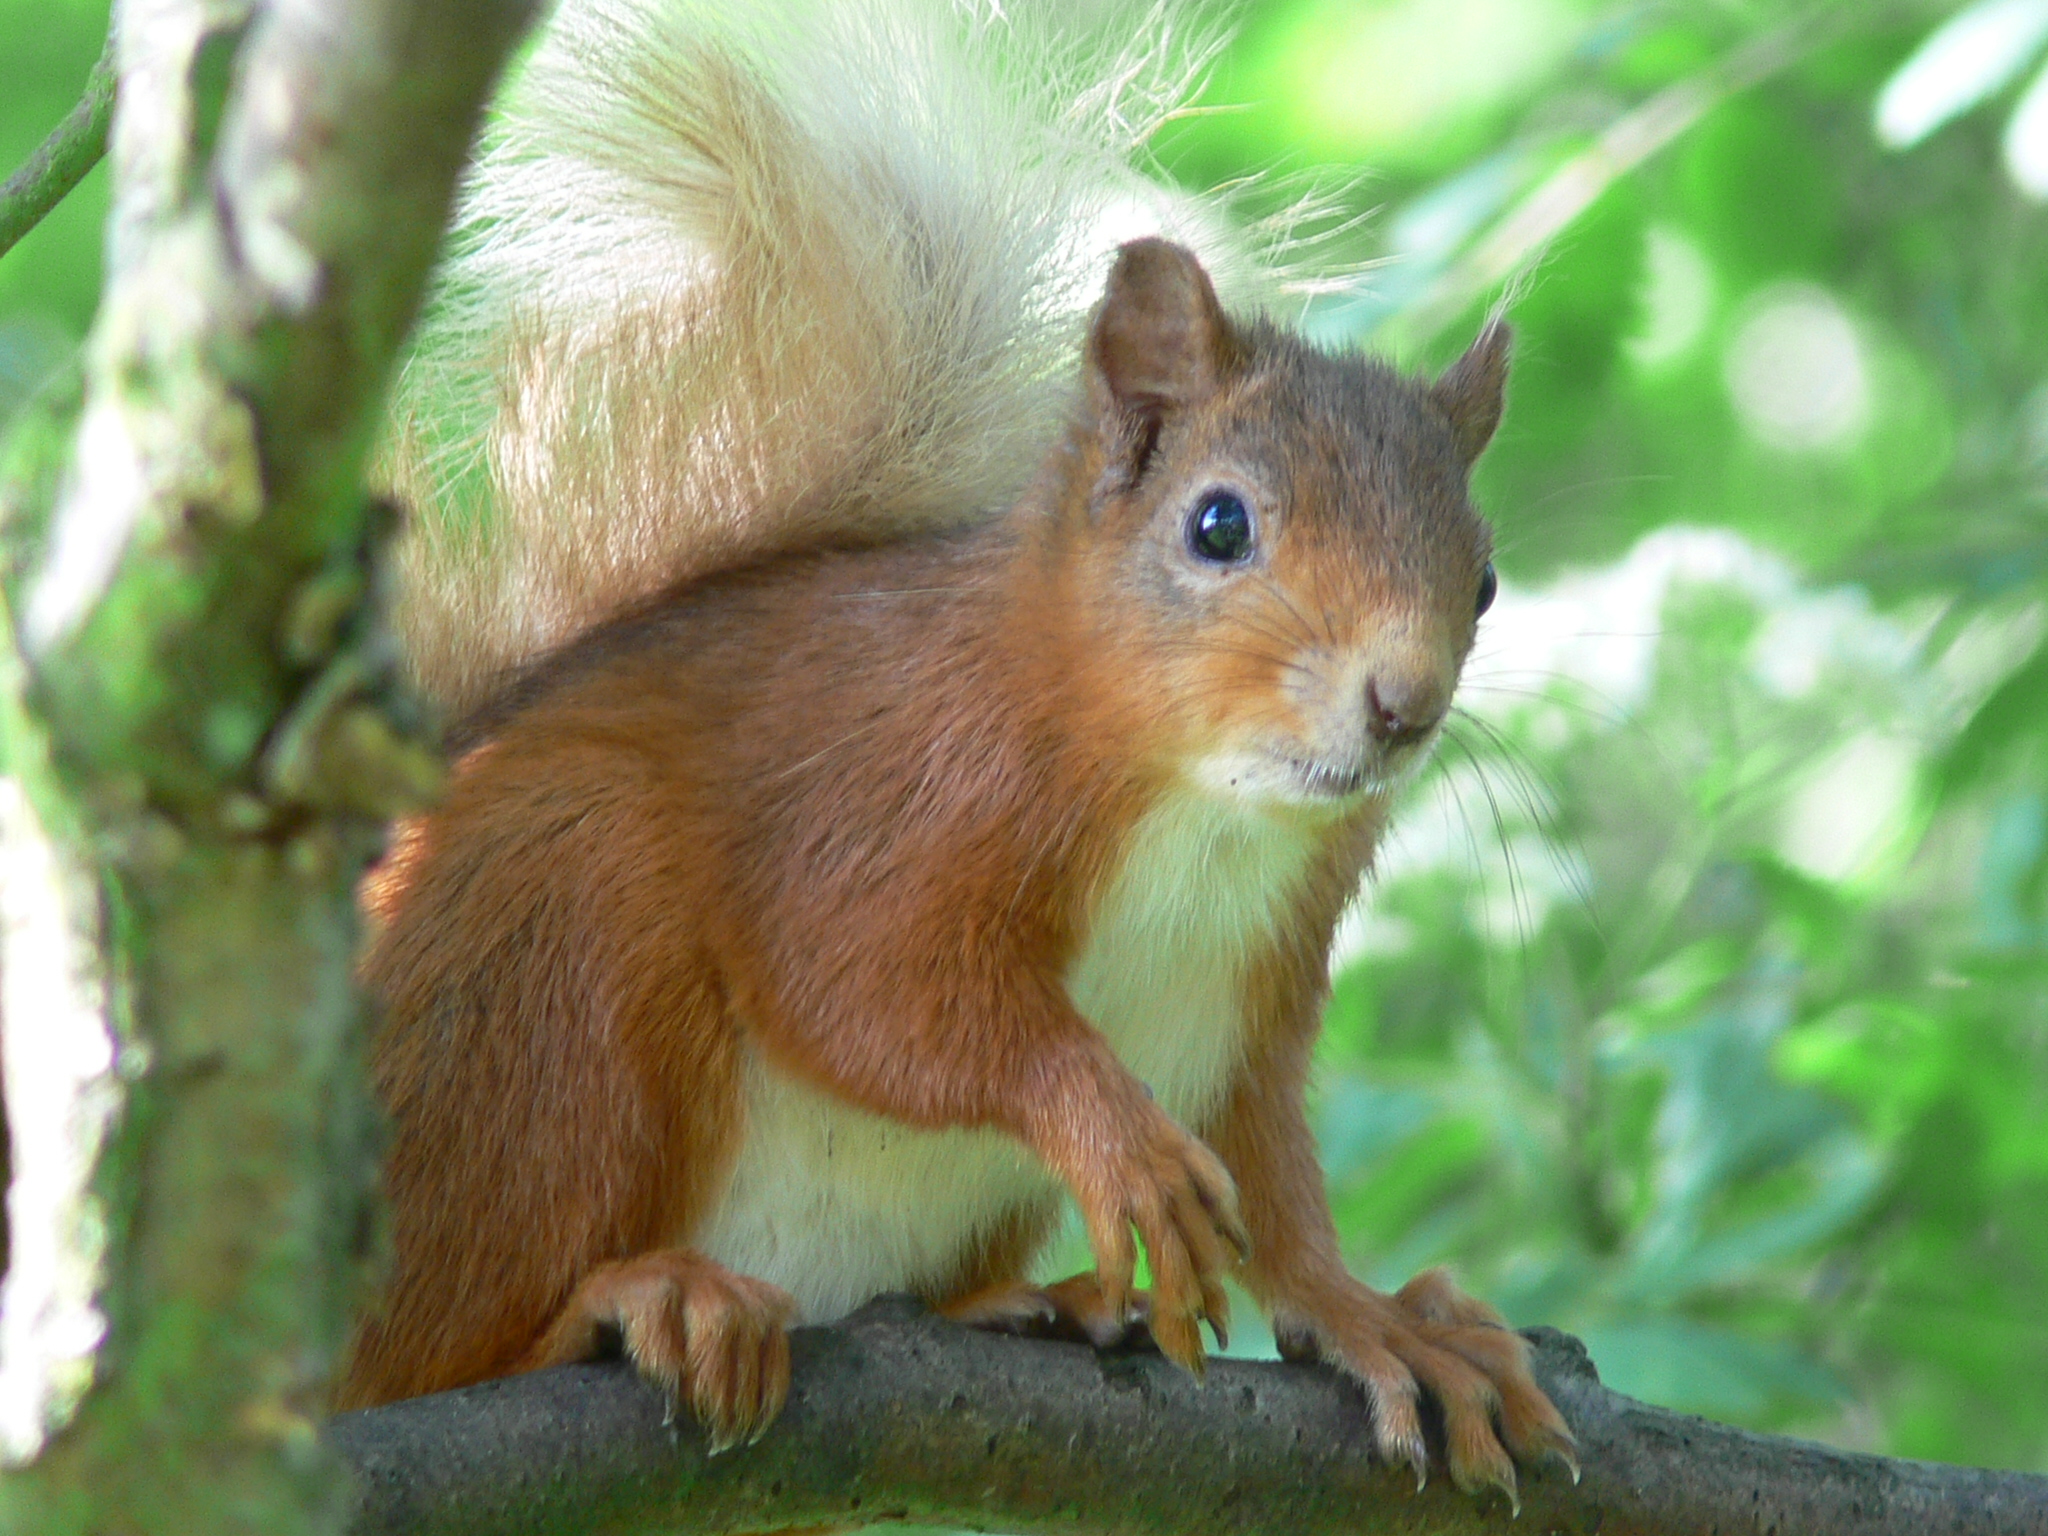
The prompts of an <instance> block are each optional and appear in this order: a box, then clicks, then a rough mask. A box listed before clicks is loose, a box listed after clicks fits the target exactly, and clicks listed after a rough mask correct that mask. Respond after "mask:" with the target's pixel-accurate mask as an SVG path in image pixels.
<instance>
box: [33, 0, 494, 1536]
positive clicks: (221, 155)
mask: <svg viewBox="0 0 2048 1536" xmlns="http://www.w3.org/2000/svg"><path fill="white" fill-rule="evenodd" d="M532 8H533V6H532V0H272V3H269V4H266V5H263V6H261V7H258V6H257V5H255V4H254V0H124V3H122V4H121V5H119V6H118V7H117V16H116V33H117V36H118V38H119V45H120V46H119V53H120V75H121V82H122V83H121V89H120V94H119V104H118V108H117V111H116V116H115V123H114V130H113V147H114V156H115V162H116V163H115V175H116V191H115V199H116V202H115V210H114V215H113V221H112V227H111V230H110V233H109V242H108V255H109V282H108V288H107V291H106V294H105V296H104V298H103V301H102V305H101V310H100V317H99V320H98V322H97V323H96V326H95V329H94V334H93V338H92V341H91V343H90V352H89V359H88V376H87V394H86V401H85V407H84V412H83V416H82V418H81V421H80V424H79V428H78V432H77V438H76V449H75V454H74V456H73V460H72V463H71V466H70V469H69V471H68V472H67V473H66V474H65V476H64V477H63V480H62V483H61V491H60V493H59V494H58V495H57V496H56V497H55V507H54V510H53V511H52V513H51V515H50V519H49V526H48V531H47V535H46V537H45V538H44V539H43V540H42V542H41V549H40V553H39V555H38V556H37V557H36V558H35V559H34V560H33V561H32V562H31V564H30V568H29V569H28V570H26V571H23V572H21V573H19V578H18V581H17V583H16V586H15V595H16V598H17V601H16V602H15V604H14V613H15V614H16V615H17V616H18V618H19V621H20V622H19V625H18V627H17V626H15V625H14V624H12V623H10V624H9V625H8V630H9V633H10V636H12V637H14V638H17V639H18V642H19V653H18V655H10V657H9V658H8V663H7V666H6V668H5V671H4V675H0V725H4V730H5V740H4V750H5V753H6V763H7V768H8V771H9V773H10V774H12V775H13V776H14V778H13V785H14V787H13V788H12V789H11V790H10V792H9V793H8V794H6V795H5V796H0V837H4V855H5V859H6V888H7V900H6V910H5V916H6V919H7V925H6V942H5V946H4V950H0V962H4V966H0V974H4V979H5V987H6V990H5V994H4V1002H5V1023H6V1058H5V1066H6V1072H5V1078H6V1092H7V1095H8V1111H9V1120H10V1123H11V1128H12V1132H13V1138H14V1146H15V1165H16V1171H17V1173H18V1175H19V1178H18V1181H17V1185H16V1193H15V1197H14V1201H13V1220H12V1228H13V1237H14V1244H15V1252H14V1259H15V1262H14V1265H13V1267H12V1269H11V1270H10V1273H9V1277H8V1282H7V1289H6V1291H5V1295H4V1315H0V1345H4V1354H0V1449H4V1451H5V1452H6V1454H7V1455H8V1457H9V1459H10V1460H11V1461H13V1462H14V1463H16V1464H17V1466H18V1468H19V1469H18V1470H16V1471H14V1472H12V1473H10V1474H9V1475H7V1476H6V1477H5V1478H4V1479H0V1526H4V1528H5V1529H7V1530H10V1531H12V1530H20V1531H35V1532H38V1533H58V1532H66V1531H80V1532H83V1531H94V1532H123V1531H142V1530H158V1531H169V1530H177V1531H195V1532H197V1531H209V1532H212V1531H230V1530H248V1531H263V1532H293V1531H301V1530H314V1529H322V1530H332V1529H337V1528H338V1527H339V1525H340V1523H341V1522H342V1520H343V1519H344V1518H345V1513H346V1508H347V1490H346V1484H345V1482H344V1480H343V1479H342V1477H341V1475H340V1473H339V1469H338V1467H337V1466H336V1464H335V1463H334V1461H333V1458H332V1456H331V1454H330V1453H329V1452H328V1451H327V1450H326V1449H325V1447H324V1446H323V1444H322V1442H321V1441H320V1439H319V1437H318V1435H317V1433H316V1429H315V1426H316V1423H317V1421H318V1419H319V1417H320V1415H321V1413H322V1411H323V1408H324V1403H325V1397H326V1384H327V1378H328V1374H329V1371H330V1369H331V1366H332V1364H333V1359H334V1354H335V1351H336V1348H337V1346H338V1344H339V1342H340V1340H341V1338H342V1330H343V1327H344V1324H345V1321H346V1313H347V1308H348V1303H349V1302H350V1300H351V1299H352V1290H353V1287H354V1284H355V1281H356V1277H357V1274H358V1272H359V1270H360V1267H361V1264H362V1260H363V1257H364V1255H365V1253H366V1252H367V1251H368V1249H369V1248H370V1247H371V1246H372V1243H371V1240H370V1239H371V1236H372V1233H373V1223H372V1220H371V1209H372V1207H371V1204H370V1191H371V1188H372V1181H373V1177H374V1163H375V1142H376V1136H375V1131H374V1126H375V1116H374V1113H373V1111H372V1108H371V1105H370V1102H369V1098H368V1090H367V1085H366V1080H365V1074H364V1070H363V1055H364V1051H363V1036H364V1030H363V1014H362V1012H361V1009H360V1006H359V1004H358V1002H357V1001H356V998H355V996H354V991H353V987H352V976H351V972H352V957H353V952H354V948H355V918H354V912H353V907H352V903H351V891H352V888H353V885H354V882H355V879H356V877H357V875H358V874H359V872H360V870H361V868H362V867H363V865H364V863H365V862H366V860H367V859H368V858H369V857H370V856H372V854H373V853H374V852H375V850H376V847H377V845H378V839H379V835H380V833H379V828H380V826H381V824H382V820H383V818H385V817H386V816H388V815H389V814H390V813H392V812H393V811H394V810H398V809H402V808H405V807H407V806H410V805H413V804H416V803H418V800H419V798H420V796H421V795H422V794H423V793H426V792H429V791H430V790H431V788H432V785H433V783H434V780H435V775H436V772H437V769H436V762H437V758H436V754H435V753H434V752H433V751H432V750H431V747H430V746H429V745H428V744H427V743H425V742H423V741H422V740H420V739H419V733H418V731H417V729H416V721H415V720H414V718H413V716H412V714H411V713H410V712H409V711H408V710H407V708H406V707H405V704H404V701H403V700H402V698H400V697H399V695H398V690H397V689H396V688H395V687H394V686H393V683H392V672H393V668H392V662H391V656H390V650H389V646H388V644H387V643H386V642H385V641H384V639H383V637H382V636H381V634H380V632H379V630H378V628H377V626H376V623H375V619H374V604H373V602H372V601H371V596H372V588H373V586H374V570H375V548H376V545H377V543H378V542H379V539H380V537H381V534H382V532H383V526H382V525H383V523H384V522H385V521H386V520H387V519H386V518H384V517H383V516H382V515H381V514H380V512H379V510H378V509H377V508H376V507H375V506H374V505H372V504H370V503H368V502H366V501H365V499H364V497H363V495H362V492H361V490H360V468H361V459H362V454H363V451H364V447H365V445H366V443H367V442H368V440H369V438H370V436H371V434H372V432H373V430H374V426H375V421H376V415H377V409H378V403H379V400H380V398H381V394H382V390H383V386H384V382H385V378H386V375H387V372H388V369H389V367H390V363H391V359H392V357H393V354H394V352H395V349H396V347H397V344H398V342H399V339H400V338H401V336H402V335H403V333H404V330H405V328H406V326H407V325H408V324H409V323H410V320H411V317H412V314H413V312H414V309H415V307H416V305H417V303H418V298H419V294H420V291H421V287H422V284H423V282H424V279H425V275H426V272H427V269H428V266H429V264H430V262H431V260H432V257H433V254H434V251H435V248H436V246H437V244H438V239H439V234H440V230H441V227H442V224H443V221H444V219H445V217H446V212H447V206H448V202H449V199H450V195H451V192H452V189H453V186H454V182H455V178H456V175H457V173H458V171H459V169H460V166H461V164H462V162H463V158H464V155H465V153H466V151H467V149H468V145H469V142H470V139H471V136H472V134H473V132H474V129H475V125H476V122H477V119H478V115H479V112H480V110H481V106H482V104H483V102H484V100H485V99H486V97H487V95H488V92H489V89H490V87H491V84H492V82H493V80H494V78H495V75H496V73H497V69H498V67H499V65H500V63H501V61H502V59H503V58H504V56H505V54H506V52H507V51H508V50H509V48H510V47H511V45H512V43H513V42H514V40H515V39H516V38H517V36H518V34H519V32H520V30H521V29H522V28H523V26H524V25H525V23H526V21H527V20H528V17H529V13H530V11H531V10H532ZM7 499H8V502H9V504H10V508H11V511H12V514H13V518H14V521H15V523H16V526H15V527H12V528H10V530H9V532H10V544H13V545H15V546H17V547H18V545H19V543H20V541H21V538H22V534H21V529H20V527H19V522H20V520H21V519H22V518H23V517H24V515H31V514H32V512H33V503H34V499H35V498H34V496H33V495H32V494H30V493H28V492H25V491H23V490H21V488H19V487H17V488H16V489H15V490H14V491H13V492H11V493H10V494H9V496H8V498H7ZM25 509H26V511H25Z"/></svg>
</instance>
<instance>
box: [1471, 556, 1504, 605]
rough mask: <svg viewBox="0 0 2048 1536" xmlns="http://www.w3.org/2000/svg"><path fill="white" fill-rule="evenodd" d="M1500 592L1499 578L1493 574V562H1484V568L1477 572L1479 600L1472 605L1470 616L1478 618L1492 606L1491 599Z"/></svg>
mask: <svg viewBox="0 0 2048 1536" xmlns="http://www.w3.org/2000/svg"><path fill="white" fill-rule="evenodd" d="M1499 592H1500V578H1499V577H1498V576H1496V575H1494V574H1493V562H1492V561H1491V560H1489V561H1487V562H1486V569H1485V570H1483V571H1481V572H1480V573H1479V601H1478V603H1477V604H1476V605H1475V606H1474V608H1473V611H1472V617H1473V618H1475V619H1476V618H1478V617H1479V615H1480V614H1482V613H1484V612H1486V610H1487V609H1489V608H1491V607H1492V606H1493V600H1494V598H1495V596H1497V595H1498V594H1499Z"/></svg>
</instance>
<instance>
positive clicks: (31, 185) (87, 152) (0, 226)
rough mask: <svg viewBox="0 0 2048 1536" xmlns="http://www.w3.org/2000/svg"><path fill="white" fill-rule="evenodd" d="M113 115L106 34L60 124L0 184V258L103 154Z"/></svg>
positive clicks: (111, 60)
mask: <svg viewBox="0 0 2048 1536" xmlns="http://www.w3.org/2000/svg"><path fill="white" fill-rule="evenodd" d="M113 116H114V39H113V35H112V34H111V33H109V34H108V36H107V45H106V47H104V48H102V49H101V50H100V56H99V60H98V62H96V63H95V64H94V65H93V67H92V73H91V74H90V75H87V76H86V78H85V94H84V95H83V96H81V97H79V98H78V105H77V106H75V107H73V108H72V109H71V110H70V111H69V112H68V113H66V114H65V116H64V121H63V122H61V123H59V124H58V125H57V126H56V127H55V128H52V129H51V130H50V136H49V137H48V138H46V139H44V140H43V142H42V143H40V144H38V145H37V146H36V149H35V153H34V154H32V155H30V156H29V157H28V159H26V160H24V161H23V162H22V163H21V167H20V169H19V170H17V171H16V172H15V173H14V174H13V175H12V176H10V177H8V178H7V184H6V185H5V186H0V256H5V255H6V254H7V253H8V252H9V251H11V250H13V249H14V247H15V246H16V245H17V244H18V243H19V242H20V240H21V237H22V236H23V235H25V234H27V233H28V232H29V231H30V230H32V229H34V228H35V227H36V226H37V225H38V224H40V223H42V221H43V219H44V217H45V216H46V215H47V214H48V213H49V211H50V210H51V209H52V208H54V207H56V206H57V205H58V204H59V203H61V202H63V201H64V199H65V198H66V197H68V196H69V195H70V193H71V189H72V188H73V187H75V186H77V185H78V184H79V183H80V182H81V181H83V180H85V173H86V172H87V171H89V170H91V169H92V168H93V167H94V166H96V165H98V164H99V163H100V156H101V155H104V154H105V153H106V152H107V124H108V123H109V122H111V121H112V120H113Z"/></svg>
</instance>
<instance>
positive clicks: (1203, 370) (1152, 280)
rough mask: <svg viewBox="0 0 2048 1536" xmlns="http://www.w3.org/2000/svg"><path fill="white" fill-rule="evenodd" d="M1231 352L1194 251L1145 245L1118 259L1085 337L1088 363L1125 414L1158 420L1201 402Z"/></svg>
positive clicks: (1154, 242)
mask: <svg viewBox="0 0 2048 1536" xmlns="http://www.w3.org/2000/svg"><path fill="white" fill-rule="evenodd" d="M1230 351H1231V342H1230V322H1229V321H1228V320H1226V319H1225V318H1224V315H1223V306H1222V305H1220V304H1218V303H1217V302H1216V290H1215V289H1214V288H1212V287H1211V286H1210V285H1209V274H1208V273H1206V272H1204V271H1203V270H1202V266H1201V263H1200V262H1198V261H1196V260H1195V258H1194V255H1193V253H1192V252H1190V251H1188V250H1187V249H1185V248H1184V247H1182V246H1178V245H1174V244H1173V243H1172V242H1170V241H1166V240H1159V239H1145V240H1133V241H1131V243H1130V244H1128V245H1126V246H1125V247H1124V248H1123V249H1122V250H1121V251H1119V252H1118V253H1117V258H1116V267H1115V269H1114V270H1113V271H1111V272H1110V274H1109V286H1108V288H1107V289H1106V290H1105V291H1104V293H1103V295H1102V307H1101V308H1100V309H1098V310H1096V312H1095V324H1094V326H1093V327H1092V328H1091V329H1090V331H1089V333H1088V363H1089V367H1090V370H1091V371H1092V372H1093V373H1094V375H1095V377H1096V379H1097V380H1098V381H1099V382H1100V384H1101V386H1102V387H1103V388H1104V389H1106V390H1107V391H1108V394H1109V397H1110V399H1112V400H1113V401H1115V402H1116V404H1117V405H1118V406H1119V407H1120V408H1121V410H1122V411H1123V412H1124V413H1126V414H1129V415H1132V416H1137V417H1150V418H1154V419H1156V418H1157V417H1159V416H1160V415H1162V414H1163V413H1165V412H1166V411H1169V410H1172V409H1174V408H1176V407H1178V406H1184V405H1191V404H1193V403H1194V402H1195V401H1197V400H1200V399H1202V398H1204V397H1205V396H1207V395H1208V394H1209V393H1210V392H1211V391H1213V390H1214V389H1215V388H1216V386H1217V384H1218V383H1219V382H1220V381H1221V379H1222V377H1223V372H1224V368H1225V366H1226V363H1227V359H1228V358H1229V355H1230Z"/></svg>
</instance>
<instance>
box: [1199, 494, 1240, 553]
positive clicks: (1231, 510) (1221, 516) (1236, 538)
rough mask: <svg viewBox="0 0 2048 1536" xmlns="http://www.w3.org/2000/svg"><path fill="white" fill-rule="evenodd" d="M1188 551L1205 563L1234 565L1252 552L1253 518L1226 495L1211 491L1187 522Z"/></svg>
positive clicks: (1236, 500) (1234, 497)
mask: <svg viewBox="0 0 2048 1536" xmlns="http://www.w3.org/2000/svg"><path fill="white" fill-rule="evenodd" d="M1188 548H1190V549H1192V550H1193V551H1194V552H1195V553H1196V554H1197V555H1199V556H1201V557H1202V559H1204V560H1213V561H1215V562H1216V563H1217V564H1218V565H1234V564H1236V563H1237V562H1238V561H1240V560H1242V559H1244V558H1245V557H1246V556H1247V555H1249V554H1250V553H1251V552H1252V515H1251V513H1250V512H1249V511H1248V510H1247V509H1246V507H1245V504H1244V503H1243V502H1242V501H1240V500H1238V498H1237V497H1236V496H1234V495H1232V494H1231V493H1230V492H1229V491H1210V492H1208V493H1207V494H1206V495H1204V496H1203V497H1202V501H1201V504H1200V505H1199V506H1197V507H1196V508H1195V511H1194V515H1193V516H1192V517H1190V518H1189V519H1188Z"/></svg>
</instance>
